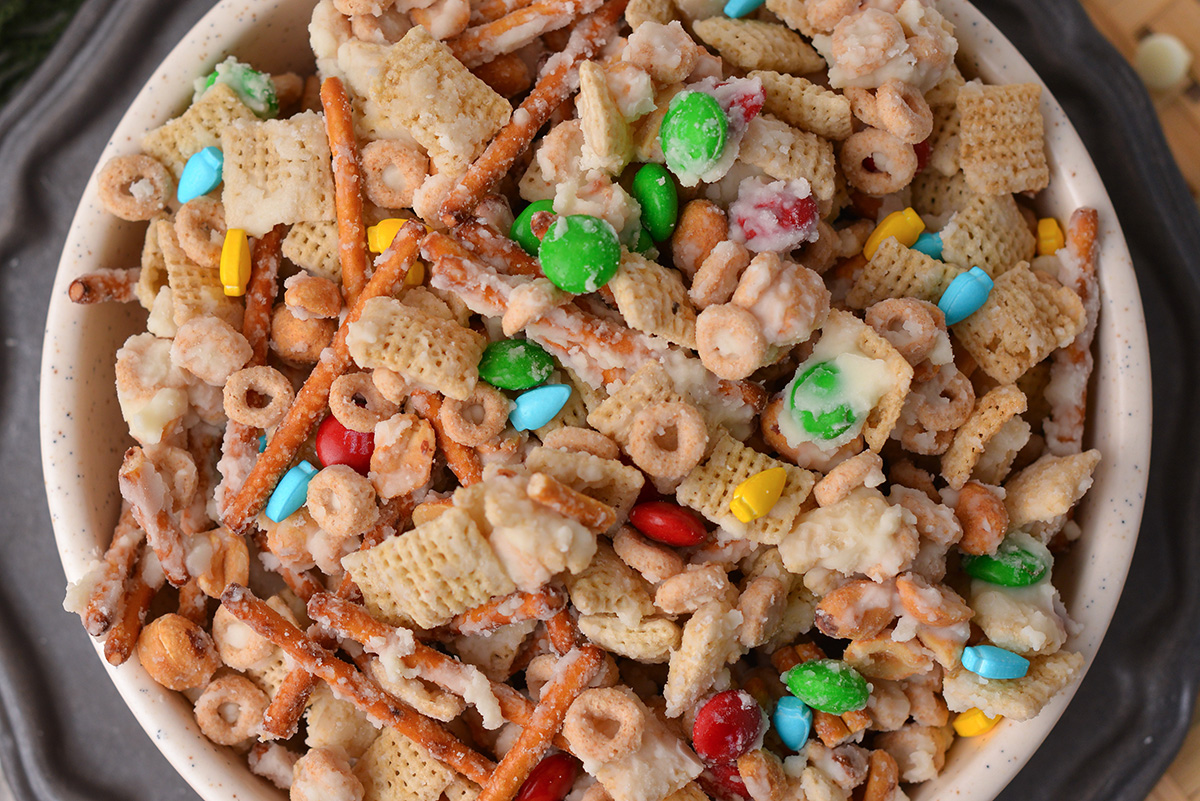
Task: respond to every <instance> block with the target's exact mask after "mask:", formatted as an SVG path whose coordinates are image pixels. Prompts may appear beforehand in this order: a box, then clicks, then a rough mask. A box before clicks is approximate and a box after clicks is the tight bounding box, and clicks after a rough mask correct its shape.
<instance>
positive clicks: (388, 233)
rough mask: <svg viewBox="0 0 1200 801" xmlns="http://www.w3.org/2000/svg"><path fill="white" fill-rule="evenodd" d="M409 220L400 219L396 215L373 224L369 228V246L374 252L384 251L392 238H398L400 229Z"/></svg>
mask: <svg viewBox="0 0 1200 801" xmlns="http://www.w3.org/2000/svg"><path fill="white" fill-rule="evenodd" d="M406 222H408V220H398V219H396V218H395V217H390V218H388V219H386V220H383V221H382V222H380V223H379V225H372V226H371V227H370V228H368V229H367V248H368V249H369V250H370V251H371V252H372V253H382V252H384V251H385V250H387V249H388V245H390V244H392V240H393V239H395V238H396V234H398V233H400V229H401V228H403V227H404V224H405V223H406Z"/></svg>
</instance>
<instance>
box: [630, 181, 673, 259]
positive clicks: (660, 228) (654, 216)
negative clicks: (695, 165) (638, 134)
mask: <svg viewBox="0 0 1200 801" xmlns="http://www.w3.org/2000/svg"><path fill="white" fill-rule="evenodd" d="M633 196H634V197H635V198H636V199H637V202H638V203H639V204H640V205H641V207H642V225H644V226H646V230H647V231H649V232H650V236H652V237H654V241H655V242H662V241H663V240H664V239H666V238H667V237H669V236H670V235H671V232H672V231H674V230H675V223H676V222H677V221H678V220H679V193H678V192H677V191H676V190H675V179H674V178H672V177H671V173H669V172H667V168H666V167H664V166H662V165H661V164H647V165H645V166H643V167H642V168H641V169H639V170H638V171H637V175H635V176H634V178H633ZM639 249H640V248H639Z"/></svg>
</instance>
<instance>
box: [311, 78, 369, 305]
mask: <svg viewBox="0 0 1200 801" xmlns="http://www.w3.org/2000/svg"><path fill="white" fill-rule="evenodd" d="M321 105H322V106H323V107H324V109H325V131H326V136H327V137H328V139H329V150H330V152H331V153H332V155H333V186H334V207H335V210H336V214H337V223H338V261H339V262H340V263H341V265H342V285H343V286H344V287H345V292H346V301H347V303H353V302H354V299H355V298H356V297H358V293H359V292H361V291H362V288H363V287H364V286H366V284H367V226H366V223H365V222H364V221H363V197H362V192H363V174H362V165H361V164H360V163H359V153H358V142H357V141H356V140H355V137H354V120H353V119H352V117H351V114H350V99H349V98H348V97H347V96H346V88H345V86H344V85H343V84H342V81H341V79H339V78H338V77H336V76H331V77H329V78H326V79H325V82H324V83H323V84H322V85H321Z"/></svg>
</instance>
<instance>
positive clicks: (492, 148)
mask: <svg viewBox="0 0 1200 801" xmlns="http://www.w3.org/2000/svg"><path fill="white" fill-rule="evenodd" d="M627 2H628V0H608V2H606V3H605V4H604V5H602V6H600V7H599V8H598V9H597V10H596V12H595V13H593V14H591V15H590V16H588V17H585V18H584V19H583V20H582V21H580V22H579V23H578V24H577V25H576V26H575V28H574V30H573V31H572V32H571V38H570V41H569V43H568V45H567V48H566V49H565V50H563V51H562V52H561V53H558V54H556V55H555V56H554V57H553V58H551V59H550V60H549V61H547V62H546V64H545V66H543V68H542V73H541V74H540V75H539V76H538V80H537V83H536V84H534V87H533V91H532V92H530V93H529V96H528V97H526V98H525V100H524V101H523V102H522V103H521V105H520V107H519V108H518V109H517V110H516V111H514V112H513V114H512V116H511V118H510V119H509V120H508V123H507V124H506V125H505V126H504V127H503V128H502V129H500V131H499V133H497V134H496V135H495V137H494V138H493V139H492V141H491V143H490V144H489V145H488V146H487V149H486V150H484V152H483V154H482V155H480V156H479V158H477V159H476V160H475V162H474V163H473V164H471V166H470V168H469V169H468V170H467V173H466V174H465V175H464V176H463V177H462V179H461V180H460V181H459V185H458V186H457V187H456V188H455V189H454V190H453V192H451V193H450V196H449V197H448V198H447V199H446V201H445V203H443V204H442V209H441V217H442V221H443V222H444V223H446V225H453V224H454V223H456V222H460V221H462V220H464V219H465V218H466V217H467V215H469V214H470V213H471V211H472V210H473V209H474V208H475V206H477V205H478V204H479V201H480V200H482V199H483V196H484V195H486V194H488V193H489V192H490V191H492V189H493V188H494V187H495V185H496V184H497V183H498V182H499V181H500V179H501V178H502V177H503V176H504V174H505V173H507V172H508V169H509V167H511V166H512V164H513V162H514V161H516V159H517V157H518V156H519V155H520V154H521V153H523V152H525V150H526V149H527V148H528V147H529V145H530V143H531V142H532V141H533V137H534V135H535V134H536V133H537V132H538V130H539V129H540V128H541V127H542V125H544V124H545V123H546V121H547V120H549V119H550V115H551V114H552V113H553V112H554V110H555V109H556V108H558V106H559V105H560V104H561V103H562V102H563V101H564V100H565V99H566V98H567V97H568V96H569V95H570V93H571V89H572V87H571V81H570V80H569V78H570V75H571V73H572V71H573V70H574V68H575V65H576V64H578V63H579V61H581V60H583V59H586V58H590V57H591V56H592V55H594V54H595V53H596V52H597V51H598V50H599V49H600V48H601V47H603V46H604V44H605V43H607V41H608V39H609V38H610V37H611V36H612V35H614V34H615V33H616V31H615V30H614V27H615V26H616V24H617V22H618V20H619V19H620V17H621V14H622V12H623V11H624V10H625V5H626V4H627Z"/></svg>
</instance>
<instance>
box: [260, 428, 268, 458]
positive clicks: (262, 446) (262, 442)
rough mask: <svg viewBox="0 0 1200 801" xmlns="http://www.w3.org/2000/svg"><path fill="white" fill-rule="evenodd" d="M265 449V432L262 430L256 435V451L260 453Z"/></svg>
mask: <svg viewBox="0 0 1200 801" xmlns="http://www.w3.org/2000/svg"><path fill="white" fill-rule="evenodd" d="M266 449H267V432H266V431H264V432H262V433H261V434H259V435H258V452H259V453H262V452H263V451H265V450H266Z"/></svg>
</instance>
